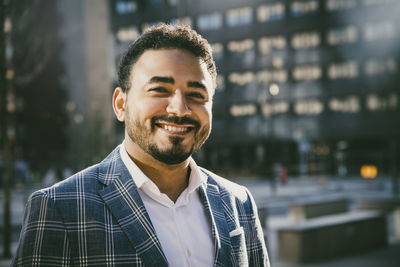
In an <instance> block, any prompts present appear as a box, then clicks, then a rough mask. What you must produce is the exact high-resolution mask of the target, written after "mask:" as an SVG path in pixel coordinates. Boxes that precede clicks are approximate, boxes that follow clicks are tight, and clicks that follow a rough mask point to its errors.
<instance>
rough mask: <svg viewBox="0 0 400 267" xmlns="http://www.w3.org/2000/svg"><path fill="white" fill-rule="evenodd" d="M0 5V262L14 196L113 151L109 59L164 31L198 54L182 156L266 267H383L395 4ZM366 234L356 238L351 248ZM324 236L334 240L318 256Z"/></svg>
mask: <svg viewBox="0 0 400 267" xmlns="http://www.w3.org/2000/svg"><path fill="white" fill-rule="evenodd" d="M0 3H1V5H0V21H1V24H0V111H1V112H0V138H1V146H0V186H1V189H2V191H1V193H0V202H1V210H0V219H1V221H0V227H1V233H0V235H1V238H0V239H1V240H0V241H1V244H0V253H2V255H3V257H5V258H6V259H9V257H10V256H11V255H12V253H13V252H14V250H15V246H16V242H17V240H18V235H19V231H20V227H21V222H22V217H23V211H24V205H25V201H26V199H27V197H28V196H29V194H30V193H31V192H32V191H33V190H35V189H38V188H41V187H43V186H49V185H51V184H53V183H55V182H57V181H60V180H62V179H64V178H67V177H68V176H70V175H71V174H73V173H74V172H76V171H79V170H81V169H83V168H85V167H87V166H89V165H91V164H94V163H97V162H99V161H101V160H102V159H103V158H104V157H105V156H106V155H107V154H108V153H109V152H110V151H111V150H112V149H113V148H114V147H115V146H116V145H118V144H119V143H121V141H122V139H123V125H121V124H120V123H118V121H117V120H116V119H115V117H114V114H113V111H112V106H111V97H112V93H113V90H114V88H115V87H116V86H117V74H116V69H117V66H118V62H119V59H120V56H121V54H122V53H123V51H124V50H125V49H126V48H127V47H128V45H129V44H130V43H131V42H132V41H134V40H135V39H136V38H138V36H139V35H140V34H141V33H142V32H143V31H144V30H145V29H146V28H147V27H149V26H152V25H154V24H157V23H159V22H166V23H170V24H185V25H190V26H191V27H193V28H194V29H196V30H197V31H198V32H199V33H200V34H201V35H203V36H204V37H205V38H206V39H207V40H208V41H209V42H210V44H211V46H212V48H213V53H214V59H215V61H216V64H217V69H218V77H217V83H218V86H217V89H216V93H215V97H214V107H213V116H214V118H213V131H212V134H211V137H210V139H209V140H208V141H207V143H206V144H205V145H204V146H203V147H202V149H201V150H200V151H199V152H198V153H197V154H196V155H195V158H196V160H197V161H198V163H199V165H201V166H204V167H206V168H209V169H210V170H212V171H214V172H216V173H218V174H221V175H223V176H225V177H228V178H230V179H232V180H234V181H236V182H238V183H241V184H244V185H246V186H248V187H249V188H250V191H251V192H252V193H253V195H254V197H255V200H256V202H257V203H258V205H259V213H260V217H262V218H261V219H262V224H263V227H264V231H265V234H266V236H267V244H268V247H269V249H270V256H271V259H272V262H273V266H338V265H341V266H358V265H357V264H363V265H359V266H392V265H390V264H393V266H399V265H398V264H400V258H399V255H396V254H398V253H393V251H396V250H397V251H399V249H400V246H399V244H400V243H399V242H400V200H399V179H398V165H399V163H400V158H399V146H400V145H399V142H400V119H399V115H400V89H399V83H400V75H399V74H400V65H399V63H400V32H399V30H398V28H397V27H399V26H400V18H399V15H398V14H400V2H399V1H398V0H247V1H244V0H202V1H195V0H68V1H62V0H19V1H11V0H1V1H0ZM310 210H311V211H310ZM365 210H374V211H365ZM377 210H378V211H379V212H378V213H376V211H377ZM310 212H311V214H312V215H309V213H310ZM264 216H265V217H264ZM299 218H301V219H299ZM371 221H372V224H371ZM362 223H365V225H364V224H362ZM375 223H377V224H376V225H375ZM339 226H341V227H339ZM332 228H334V229H337V228H340V229H339V230H337V231H339V232H334V231H333V230H332ZM327 229H328V230H329V231H330V232H331V235H333V236H327V232H328V230H327ZM359 229H364V230H359ZM374 229H376V232H377V234H376V236H375V235H371V236H373V237H371V240H372V239H373V240H372V241H371V240H370V239H368V240H364V239H362V238H361V237H360V236H369V235H370V234H368V233H371V231H375V230H374ZM379 229H380V230H379ZM360 231H361V232H360ZM362 231H365V232H362ZM310 232H313V233H314V234H312V235H311V236H308V234H309V233H310ZM332 233H333V234H332ZM288 236H289V237H288ZM344 236H346V237H347V238H348V239H345V238H344ZM334 237H342V238H341V240H342V241H343V240H345V243H342V244H341V243H340V242H342V241H341V240H337V241H332V243H333V244H331V245H330V246H327V245H326V243H325V242H326V240H333V239H334ZM382 238H384V239H382ZM304 240H311V243H307V242H306V241H304ZM318 240H323V241H324V242H322V241H321V242H322V243H319V242H317V241H318ZM366 243H368V244H370V246H365V244H366ZM296 244H302V245H297V246H296ZM315 244H319V245H318V247H320V246H322V247H325V248H326V250H327V251H328V252H326V251H322V250H321V251H319V250H317V248H314V247H313V246H315ZM346 244H347V245H346ZM349 244H350V245H349ZM363 244H364V245H363ZM335 245H337V247H341V249H340V248H337V247H335ZM348 246H350V247H348ZM327 247H328V248H327ZM306 248H310V249H311V248H313V249H311V250H312V251H314V252H313V253H310V252H307V251H306V250H307V249H306ZM343 248H345V249H343ZM343 250H344V251H343ZM367 250H368V251H373V253H367V254H365V251H367ZM284 251H289V252H290V253H284ZM363 252H364V254H363ZM316 254H318V255H321V256H320V257H319V258H318V257H316V256H315V255H316ZM310 255H311V256H310ZM353 255H355V256H353ZM371 255H372V256H371ZM343 257H345V258H343ZM368 257H371V258H368ZM332 259H334V260H332ZM315 261H317V262H318V263H307V262H315ZM381 261H382V262H381ZM384 261H385V262H384ZM360 262H361V263H360ZM371 262H373V263H374V264H375V263H376V264H378V265H366V264H367V263H371ZM7 263H8V261H5V264H7ZM383 263H384V264H385V265H381V264H383ZM0 264H1V263H0ZM322 264H325V265H322ZM329 264H330V265H329Z"/></svg>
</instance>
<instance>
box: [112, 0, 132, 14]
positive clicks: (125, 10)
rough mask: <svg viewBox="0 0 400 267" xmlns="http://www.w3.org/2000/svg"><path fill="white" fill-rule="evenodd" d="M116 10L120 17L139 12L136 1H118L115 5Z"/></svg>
mask: <svg viewBox="0 0 400 267" xmlns="http://www.w3.org/2000/svg"><path fill="white" fill-rule="evenodd" d="M115 10H116V11H117V13H118V14H120V15H125V14H132V13H134V12H136V10H137V4H136V2H134V1H121V0H120V1H117V2H116V3H115Z"/></svg>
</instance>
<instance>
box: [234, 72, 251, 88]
mask: <svg viewBox="0 0 400 267" xmlns="http://www.w3.org/2000/svg"><path fill="white" fill-rule="evenodd" d="M228 79H229V82H230V83H232V84H237V85H239V86H243V85H246V84H249V83H252V82H253V81H254V73H252V72H245V73H237V72H232V73H231V74H229V77H228Z"/></svg>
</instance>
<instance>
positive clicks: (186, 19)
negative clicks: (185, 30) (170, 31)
mask: <svg viewBox="0 0 400 267" xmlns="http://www.w3.org/2000/svg"><path fill="white" fill-rule="evenodd" d="M169 23H170V24H172V25H187V26H192V19H191V18H190V17H182V18H173V19H171V20H170V22H169Z"/></svg>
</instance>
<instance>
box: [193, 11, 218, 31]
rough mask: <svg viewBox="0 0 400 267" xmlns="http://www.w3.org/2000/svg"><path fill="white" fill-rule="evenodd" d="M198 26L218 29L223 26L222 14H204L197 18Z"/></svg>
mask: <svg viewBox="0 0 400 267" xmlns="http://www.w3.org/2000/svg"><path fill="white" fill-rule="evenodd" d="M197 27H198V28H199V29H200V30H202V31H205V30H217V29H220V28H221V27H222V15H221V14H220V13H212V14H204V15H200V16H198V18H197Z"/></svg>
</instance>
